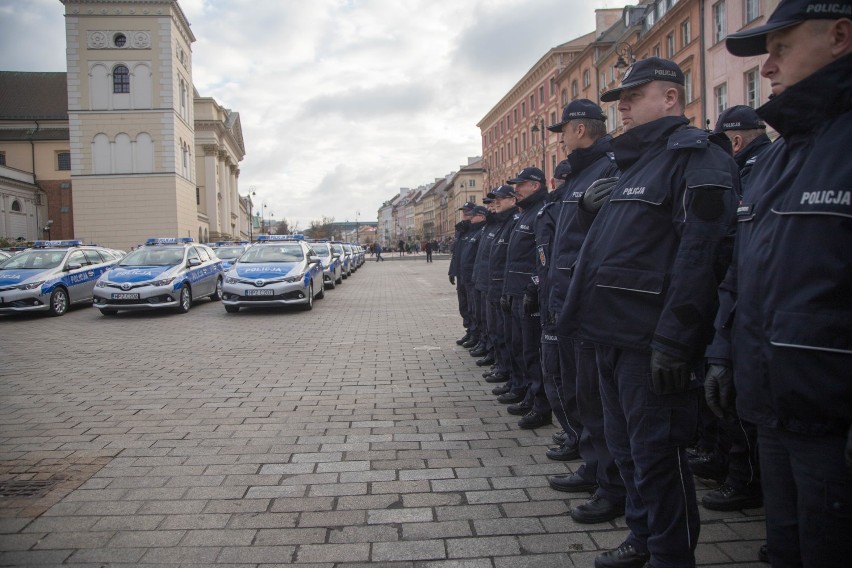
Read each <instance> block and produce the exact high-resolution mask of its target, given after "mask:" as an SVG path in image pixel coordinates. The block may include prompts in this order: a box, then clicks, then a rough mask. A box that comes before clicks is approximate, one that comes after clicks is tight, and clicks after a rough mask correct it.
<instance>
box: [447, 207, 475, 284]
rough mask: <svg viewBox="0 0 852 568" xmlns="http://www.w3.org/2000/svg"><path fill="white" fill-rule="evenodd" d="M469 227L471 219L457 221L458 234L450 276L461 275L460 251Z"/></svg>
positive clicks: (448, 272)
mask: <svg viewBox="0 0 852 568" xmlns="http://www.w3.org/2000/svg"><path fill="white" fill-rule="evenodd" d="M468 228H470V221H468V220H466V219H465V220H464V221H459V222H458V223H456V235H455V238H454V239H453V251H452V254H453V256H452V257H451V258H450V269H449V270H448V271H447V274H448V275H449V276H456V277H457V276H458V275H459V258H460V256H459V251H460V250H461V245H462V238H463V237H464V234H465V233H466V232H467V230H468Z"/></svg>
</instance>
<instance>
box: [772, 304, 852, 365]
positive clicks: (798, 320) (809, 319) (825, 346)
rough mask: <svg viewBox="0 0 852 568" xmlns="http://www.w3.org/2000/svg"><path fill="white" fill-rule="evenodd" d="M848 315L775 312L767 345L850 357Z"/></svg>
mask: <svg viewBox="0 0 852 568" xmlns="http://www.w3.org/2000/svg"><path fill="white" fill-rule="evenodd" d="M850 322H852V313H850V312H846V311H839V312H834V313H830V314H829V313H808V314H802V313H793V312H776V314H775V317H774V318H773V320H772V330H771V331H770V336H769V342H770V343H771V344H772V345H774V346H775V347H792V348H796V349H811V350H815V351H829V352H832V353H843V354H847V355H852V329H850V327H852V324H850Z"/></svg>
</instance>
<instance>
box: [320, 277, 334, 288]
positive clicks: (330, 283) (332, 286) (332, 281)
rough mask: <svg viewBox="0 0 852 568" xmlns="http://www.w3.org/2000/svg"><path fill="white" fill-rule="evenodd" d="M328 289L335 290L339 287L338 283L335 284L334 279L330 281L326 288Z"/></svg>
mask: <svg viewBox="0 0 852 568" xmlns="http://www.w3.org/2000/svg"><path fill="white" fill-rule="evenodd" d="M323 286H325V283H323ZM326 287H327V288H328V289H329V290H334V289H335V288H336V287H337V282H335V280H334V278H332V279H331V280H329V282H328V286H326Z"/></svg>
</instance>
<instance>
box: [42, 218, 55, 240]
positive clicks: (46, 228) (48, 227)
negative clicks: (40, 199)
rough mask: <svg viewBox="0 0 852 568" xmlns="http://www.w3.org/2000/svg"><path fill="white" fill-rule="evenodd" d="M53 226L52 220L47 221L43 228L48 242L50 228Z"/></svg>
mask: <svg viewBox="0 0 852 568" xmlns="http://www.w3.org/2000/svg"><path fill="white" fill-rule="evenodd" d="M51 225H53V219H48V220H47V225H45V226H44V231H45V232H46V233H47V240H50V226H51Z"/></svg>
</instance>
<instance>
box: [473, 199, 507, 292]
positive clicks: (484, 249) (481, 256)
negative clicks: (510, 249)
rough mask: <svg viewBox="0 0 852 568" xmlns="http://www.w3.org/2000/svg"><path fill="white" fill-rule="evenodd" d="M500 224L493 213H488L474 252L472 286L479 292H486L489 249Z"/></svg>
mask: <svg viewBox="0 0 852 568" xmlns="http://www.w3.org/2000/svg"><path fill="white" fill-rule="evenodd" d="M501 224H502V222H500V221H498V220H497V216H496V215H495V214H494V213H489V214H488V216H487V217H486V218H485V229H484V230H483V232H482V237H481V238H480V240H479V248H477V250H476V258H475V259H474V261H473V284H474V286H475V287H476V289H477V290H479V291H480V292H487V291H488V283H489V278H488V260H489V258H490V256H491V247H492V245H493V244H494V237H495V235H496V234H497V231H498V229H500V225H501Z"/></svg>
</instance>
